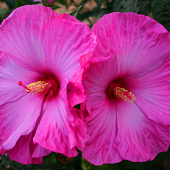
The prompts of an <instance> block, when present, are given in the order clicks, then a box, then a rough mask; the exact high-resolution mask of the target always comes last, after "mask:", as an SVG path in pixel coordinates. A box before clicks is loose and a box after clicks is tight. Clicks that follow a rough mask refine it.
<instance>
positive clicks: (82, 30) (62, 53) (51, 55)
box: [44, 18, 95, 80]
mask: <svg viewBox="0 0 170 170" xmlns="http://www.w3.org/2000/svg"><path fill="white" fill-rule="evenodd" d="M56 26H57V29H54V28H55V27H56ZM51 35H53V36H51ZM61 35H62V36H61ZM73 42H74V43H73ZM51 44H56V45H53V46H52V45H51ZM94 47H95V36H94V35H93V33H92V32H91V30H90V28H89V27H88V26H87V25H86V24H84V23H80V22H70V21H69V20H66V19H61V18H56V19H54V20H53V21H52V22H51V23H50V24H49V25H48V26H47V28H46V30H45V36H44V49H45V55H46V64H47V67H48V69H49V70H52V72H54V74H56V76H58V79H59V80H62V79H67V80H72V78H74V76H75V74H76V73H77V71H79V69H80V67H81V66H80V58H81V57H84V58H85V57H86V56H87V57H89V56H88V54H90V53H91V52H92V51H93V49H94ZM54 61H55V62H54Z"/></svg>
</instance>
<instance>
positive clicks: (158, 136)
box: [116, 102, 170, 162]
mask: <svg viewBox="0 0 170 170" xmlns="http://www.w3.org/2000/svg"><path fill="white" fill-rule="evenodd" d="M116 107H117V136H116V145H117V149H118V151H119V153H120V155H121V156H122V157H123V158H124V159H127V160H130V161H133V162H145V161H148V160H153V159H154V158H155V157H156V155H157V154H158V153H159V152H165V151H167V150H168V148H169V142H170V138H169V135H170V134H169V130H170V127H165V126H162V125H160V124H158V123H156V122H154V121H152V120H149V119H148V118H147V117H146V116H145V114H143V113H142V111H141V110H140V108H139V107H138V106H137V105H136V104H135V103H127V102H122V103H121V104H120V103H119V104H117V106H116Z"/></svg>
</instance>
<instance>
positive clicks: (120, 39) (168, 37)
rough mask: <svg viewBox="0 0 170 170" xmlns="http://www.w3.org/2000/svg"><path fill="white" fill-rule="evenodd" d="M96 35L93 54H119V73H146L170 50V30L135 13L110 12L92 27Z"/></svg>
mask: <svg viewBox="0 0 170 170" xmlns="http://www.w3.org/2000/svg"><path fill="white" fill-rule="evenodd" d="M92 30H93V31H94V33H95V34H96V35H97V43H98V44H97V46H96V50H95V52H94V58H99V57H109V56H113V55H115V54H116V57H117V60H118V68H117V69H118V73H119V75H122V74H125V73H127V72H128V74H133V75H134V74H138V75H139V74H145V73H146V72H148V71H151V70H154V69H155V68H157V67H159V66H160V65H161V64H162V63H163V61H164V60H165V59H166V58H167V57H168V56H169V54H170V34H169V32H168V31H167V30H166V29H165V28H164V27H163V26H162V25H160V24H159V23H157V22H156V21H155V20H153V19H151V18H150V17H147V16H144V15H138V14H135V13H124V14H123V13H119V12H116V13H111V14H108V15H105V16H104V17H103V18H101V19H100V20H99V21H98V22H97V23H96V24H95V25H94V27H93V29H92Z"/></svg>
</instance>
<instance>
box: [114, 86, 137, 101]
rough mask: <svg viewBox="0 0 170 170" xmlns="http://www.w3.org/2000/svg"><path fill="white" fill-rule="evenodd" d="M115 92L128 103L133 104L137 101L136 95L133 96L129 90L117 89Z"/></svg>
mask: <svg viewBox="0 0 170 170" xmlns="http://www.w3.org/2000/svg"><path fill="white" fill-rule="evenodd" d="M114 90H115V94H116V95H117V96H118V97H120V98H122V99H124V100H125V101H126V102H129V103H133V101H134V100H135V96H134V94H132V92H128V90H126V89H124V88H120V87H116V88H115V89H114Z"/></svg>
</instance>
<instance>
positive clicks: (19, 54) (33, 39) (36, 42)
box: [0, 5, 61, 70]
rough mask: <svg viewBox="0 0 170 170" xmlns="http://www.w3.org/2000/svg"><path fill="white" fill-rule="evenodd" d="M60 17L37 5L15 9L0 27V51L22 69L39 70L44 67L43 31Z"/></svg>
mask: <svg viewBox="0 0 170 170" xmlns="http://www.w3.org/2000/svg"><path fill="white" fill-rule="evenodd" d="M60 16H61V15H60V14H57V13H55V12H54V11H52V10H51V8H47V7H44V6H39V5H30V6H29V5H26V6H23V7H19V8H17V9H15V10H14V11H13V12H12V14H11V15H10V16H9V17H8V18H7V19H5V20H4V21H3V23H2V24H1V26H0V40H1V41H0V51H3V52H6V53H7V54H11V57H12V56H13V59H15V61H17V62H18V63H19V64H20V65H22V66H24V67H27V68H29V69H31V68H33V69H36V70H41V68H42V67H45V55H44V49H43V37H44V30H45V28H46V26H47V25H48V24H49V23H50V22H51V21H52V20H53V19H54V18H56V17H60Z"/></svg>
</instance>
